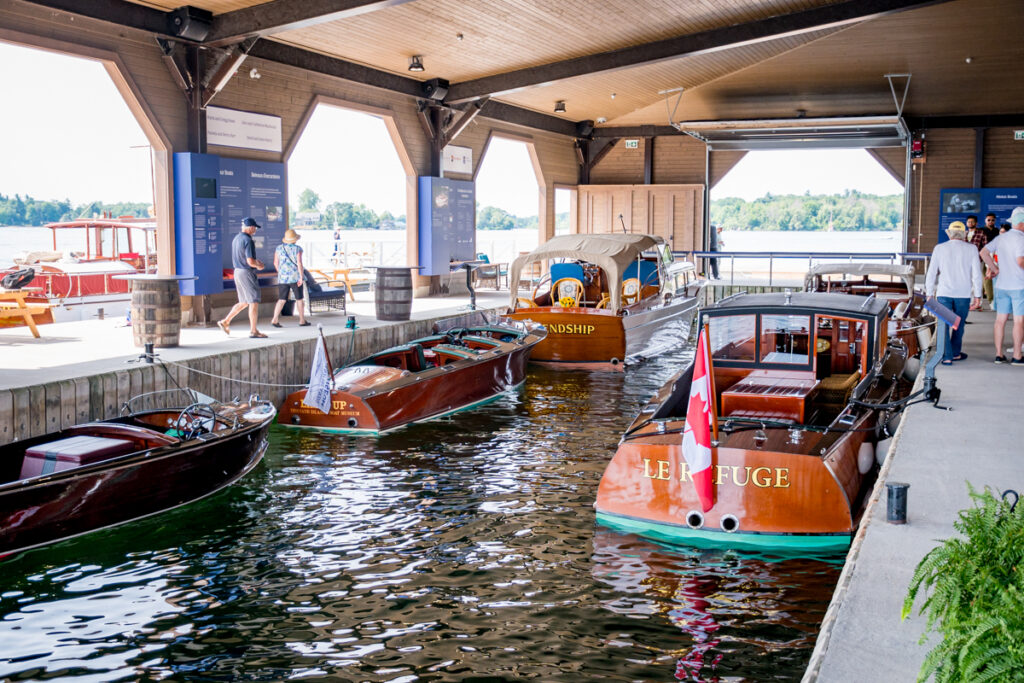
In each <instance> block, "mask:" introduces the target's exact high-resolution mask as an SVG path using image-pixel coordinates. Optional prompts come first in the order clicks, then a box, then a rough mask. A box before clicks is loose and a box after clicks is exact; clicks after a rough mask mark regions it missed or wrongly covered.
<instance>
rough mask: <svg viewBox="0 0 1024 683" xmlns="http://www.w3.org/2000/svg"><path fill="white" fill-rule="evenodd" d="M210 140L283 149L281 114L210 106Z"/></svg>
mask: <svg viewBox="0 0 1024 683" xmlns="http://www.w3.org/2000/svg"><path fill="white" fill-rule="evenodd" d="M206 144H208V145H221V146H224V147H242V148H244V149H259V150H263V151H265V152H280V151H281V117H280V116H271V115H269V114H257V113H255V112H251V111H239V110H237V109H225V108H224V107H207V108H206Z"/></svg>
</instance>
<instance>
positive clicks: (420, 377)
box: [278, 337, 542, 434]
mask: <svg viewBox="0 0 1024 683" xmlns="http://www.w3.org/2000/svg"><path fill="white" fill-rule="evenodd" d="M540 338H542V337H537V338H533V339H532V341H530V342H529V343H524V344H522V345H518V346H516V347H515V349H514V350H513V351H511V352H509V353H503V354H500V355H493V354H489V355H487V356H486V357H482V358H478V359H468V360H466V361H460V362H458V363H453V364H452V365H448V366H444V367H438V368H433V369H430V370H426V371H423V372H419V373H415V374H409V375H407V376H405V377H402V378H399V379H397V380H395V381H394V382H389V383H386V384H382V385H379V386H376V387H374V389H373V390H372V391H341V390H333V391H332V392H331V410H330V412H329V413H327V414H324V413H322V412H320V411H319V410H318V409H316V408H311V407H309V406H305V405H303V404H302V400H303V399H304V398H305V396H306V390H305V389H303V390H300V391H297V392H294V393H292V394H290V395H289V396H288V397H287V398H285V400H284V402H283V403H282V405H281V408H280V412H279V415H278V422H280V423H281V424H282V425H286V426H289V427H312V428H315V429H322V430H329V431H336V432H344V433H357V434H358V433H364V434H379V433H381V432H386V431H389V430H392V429H397V428H399V427H403V426H405V425H408V424H411V423H414V422H422V421H424V420H430V419H434V418H438V417H442V416H444V415H447V414H450V413H454V412H457V411H461V410H468V409H470V408H473V407H475V406H478V405H481V404H483V403H486V402H487V401H490V400H493V399H495V398H497V397H498V396H499V395H500V394H501V393H502V392H504V391H506V390H507V389H511V388H512V387H516V386H518V385H520V384H522V382H523V381H524V380H525V378H526V363H527V360H528V359H529V356H530V352H531V350H532V349H533V348H535V345H536V343H537V340H538V339H540Z"/></svg>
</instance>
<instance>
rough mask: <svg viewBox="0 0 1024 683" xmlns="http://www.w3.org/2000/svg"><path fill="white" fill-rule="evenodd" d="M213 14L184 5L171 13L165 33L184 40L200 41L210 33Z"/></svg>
mask: <svg viewBox="0 0 1024 683" xmlns="http://www.w3.org/2000/svg"><path fill="white" fill-rule="evenodd" d="M212 25H213V12H207V11H206V10H204V9H199V8H198V7H192V6H191V5H185V6H184V7H179V8H178V9H176V10H174V11H172V12H171V13H170V14H169V15H168V18H167V31H168V32H169V33H170V34H171V35H172V36H176V37H178V38H184V39H185V40H194V41H196V42H199V41H202V40H203V39H204V38H206V36H207V35H208V34H209V33H210V27H211V26H212Z"/></svg>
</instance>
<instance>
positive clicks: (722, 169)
mask: <svg viewBox="0 0 1024 683" xmlns="http://www.w3.org/2000/svg"><path fill="white" fill-rule="evenodd" d="M746 155H747V153H746V152H712V153H711V188H712V189H714V187H715V185H717V184H718V181H719V180H721V179H722V178H724V177H725V175H726V174H727V173H728V172H729V171H731V170H732V168H733V166H735V165H736V164H738V163H739V162H740V159H742V158H743V157H745V156H746Z"/></svg>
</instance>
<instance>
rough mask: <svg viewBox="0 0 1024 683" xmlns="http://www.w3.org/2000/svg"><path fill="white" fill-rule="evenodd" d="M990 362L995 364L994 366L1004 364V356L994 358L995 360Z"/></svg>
mask: <svg viewBox="0 0 1024 683" xmlns="http://www.w3.org/2000/svg"><path fill="white" fill-rule="evenodd" d="M992 362H993V363H995V364H996V365H1002V364H1003V363H1005V362H1006V356H996V359H995V360H994V361H992Z"/></svg>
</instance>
